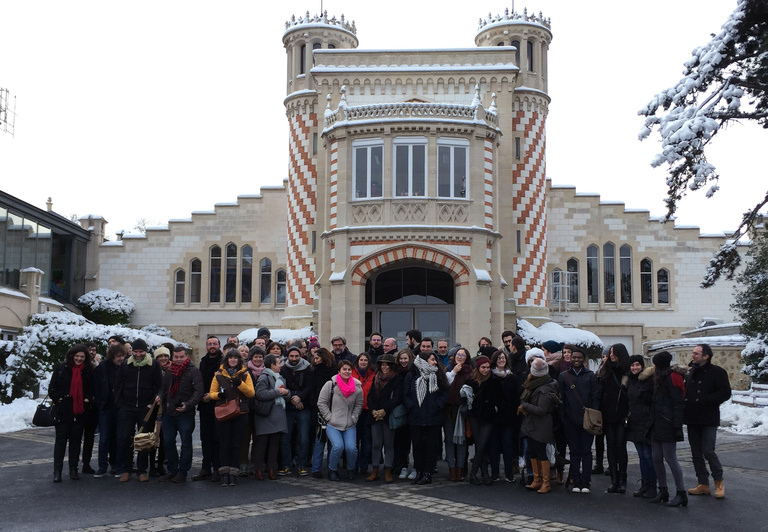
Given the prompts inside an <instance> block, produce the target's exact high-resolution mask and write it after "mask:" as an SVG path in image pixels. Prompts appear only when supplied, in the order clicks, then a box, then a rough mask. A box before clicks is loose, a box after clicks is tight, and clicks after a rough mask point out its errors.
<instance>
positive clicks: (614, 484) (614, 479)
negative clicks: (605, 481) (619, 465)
mask: <svg viewBox="0 0 768 532" xmlns="http://www.w3.org/2000/svg"><path fill="white" fill-rule="evenodd" d="M610 471H611V485H610V486H608V489H607V490H605V492H606V493H618V492H619V472H618V471H616V470H615V469H611V470H610Z"/></svg>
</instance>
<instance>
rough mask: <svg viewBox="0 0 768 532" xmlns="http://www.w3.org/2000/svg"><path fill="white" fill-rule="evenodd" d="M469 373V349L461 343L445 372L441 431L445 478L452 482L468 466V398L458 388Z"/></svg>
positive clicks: (460, 478)
mask: <svg viewBox="0 0 768 532" xmlns="http://www.w3.org/2000/svg"><path fill="white" fill-rule="evenodd" d="M471 374H472V363H471V362H470V357H469V351H467V349H465V348H463V347H460V348H458V349H457V350H456V353H454V355H453V367H452V368H451V370H450V371H448V372H447V373H446V374H445V376H446V377H447V380H448V383H449V386H448V398H447V399H446V401H445V407H444V408H443V432H444V433H445V454H446V455H447V458H446V459H447V461H448V480H450V481H452V482H460V481H462V480H464V469H465V468H466V466H467V440H466V429H465V420H466V416H467V401H466V399H464V398H463V397H462V396H461V394H460V392H461V387H462V386H464V385H465V384H469V382H470V381H471ZM457 420H458V421H457Z"/></svg>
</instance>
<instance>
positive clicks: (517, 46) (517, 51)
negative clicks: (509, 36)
mask: <svg viewBox="0 0 768 532" xmlns="http://www.w3.org/2000/svg"><path fill="white" fill-rule="evenodd" d="M512 46H514V47H515V65H516V66H517V67H518V68H520V41H512Z"/></svg>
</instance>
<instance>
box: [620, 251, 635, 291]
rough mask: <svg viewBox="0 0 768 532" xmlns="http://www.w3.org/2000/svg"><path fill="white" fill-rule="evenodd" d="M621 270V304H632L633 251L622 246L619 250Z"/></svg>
mask: <svg viewBox="0 0 768 532" xmlns="http://www.w3.org/2000/svg"><path fill="white" fill-rule="evenodd" d="M619 268H620V271H621V302H622V303H632V249H631V248H630V247H629V246H627V245H623V246H621V249H619Z"/></svg>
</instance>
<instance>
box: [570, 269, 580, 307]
mask: <svg viewBox="0 0 768 532" xmlns="http://www.w3.org/2000/svg"><path fill="white" fill-rule="evenodd" d="M568 301H569V302H570V303H578V302H579V261H577V260H576V259H568Z"/></svg>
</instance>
